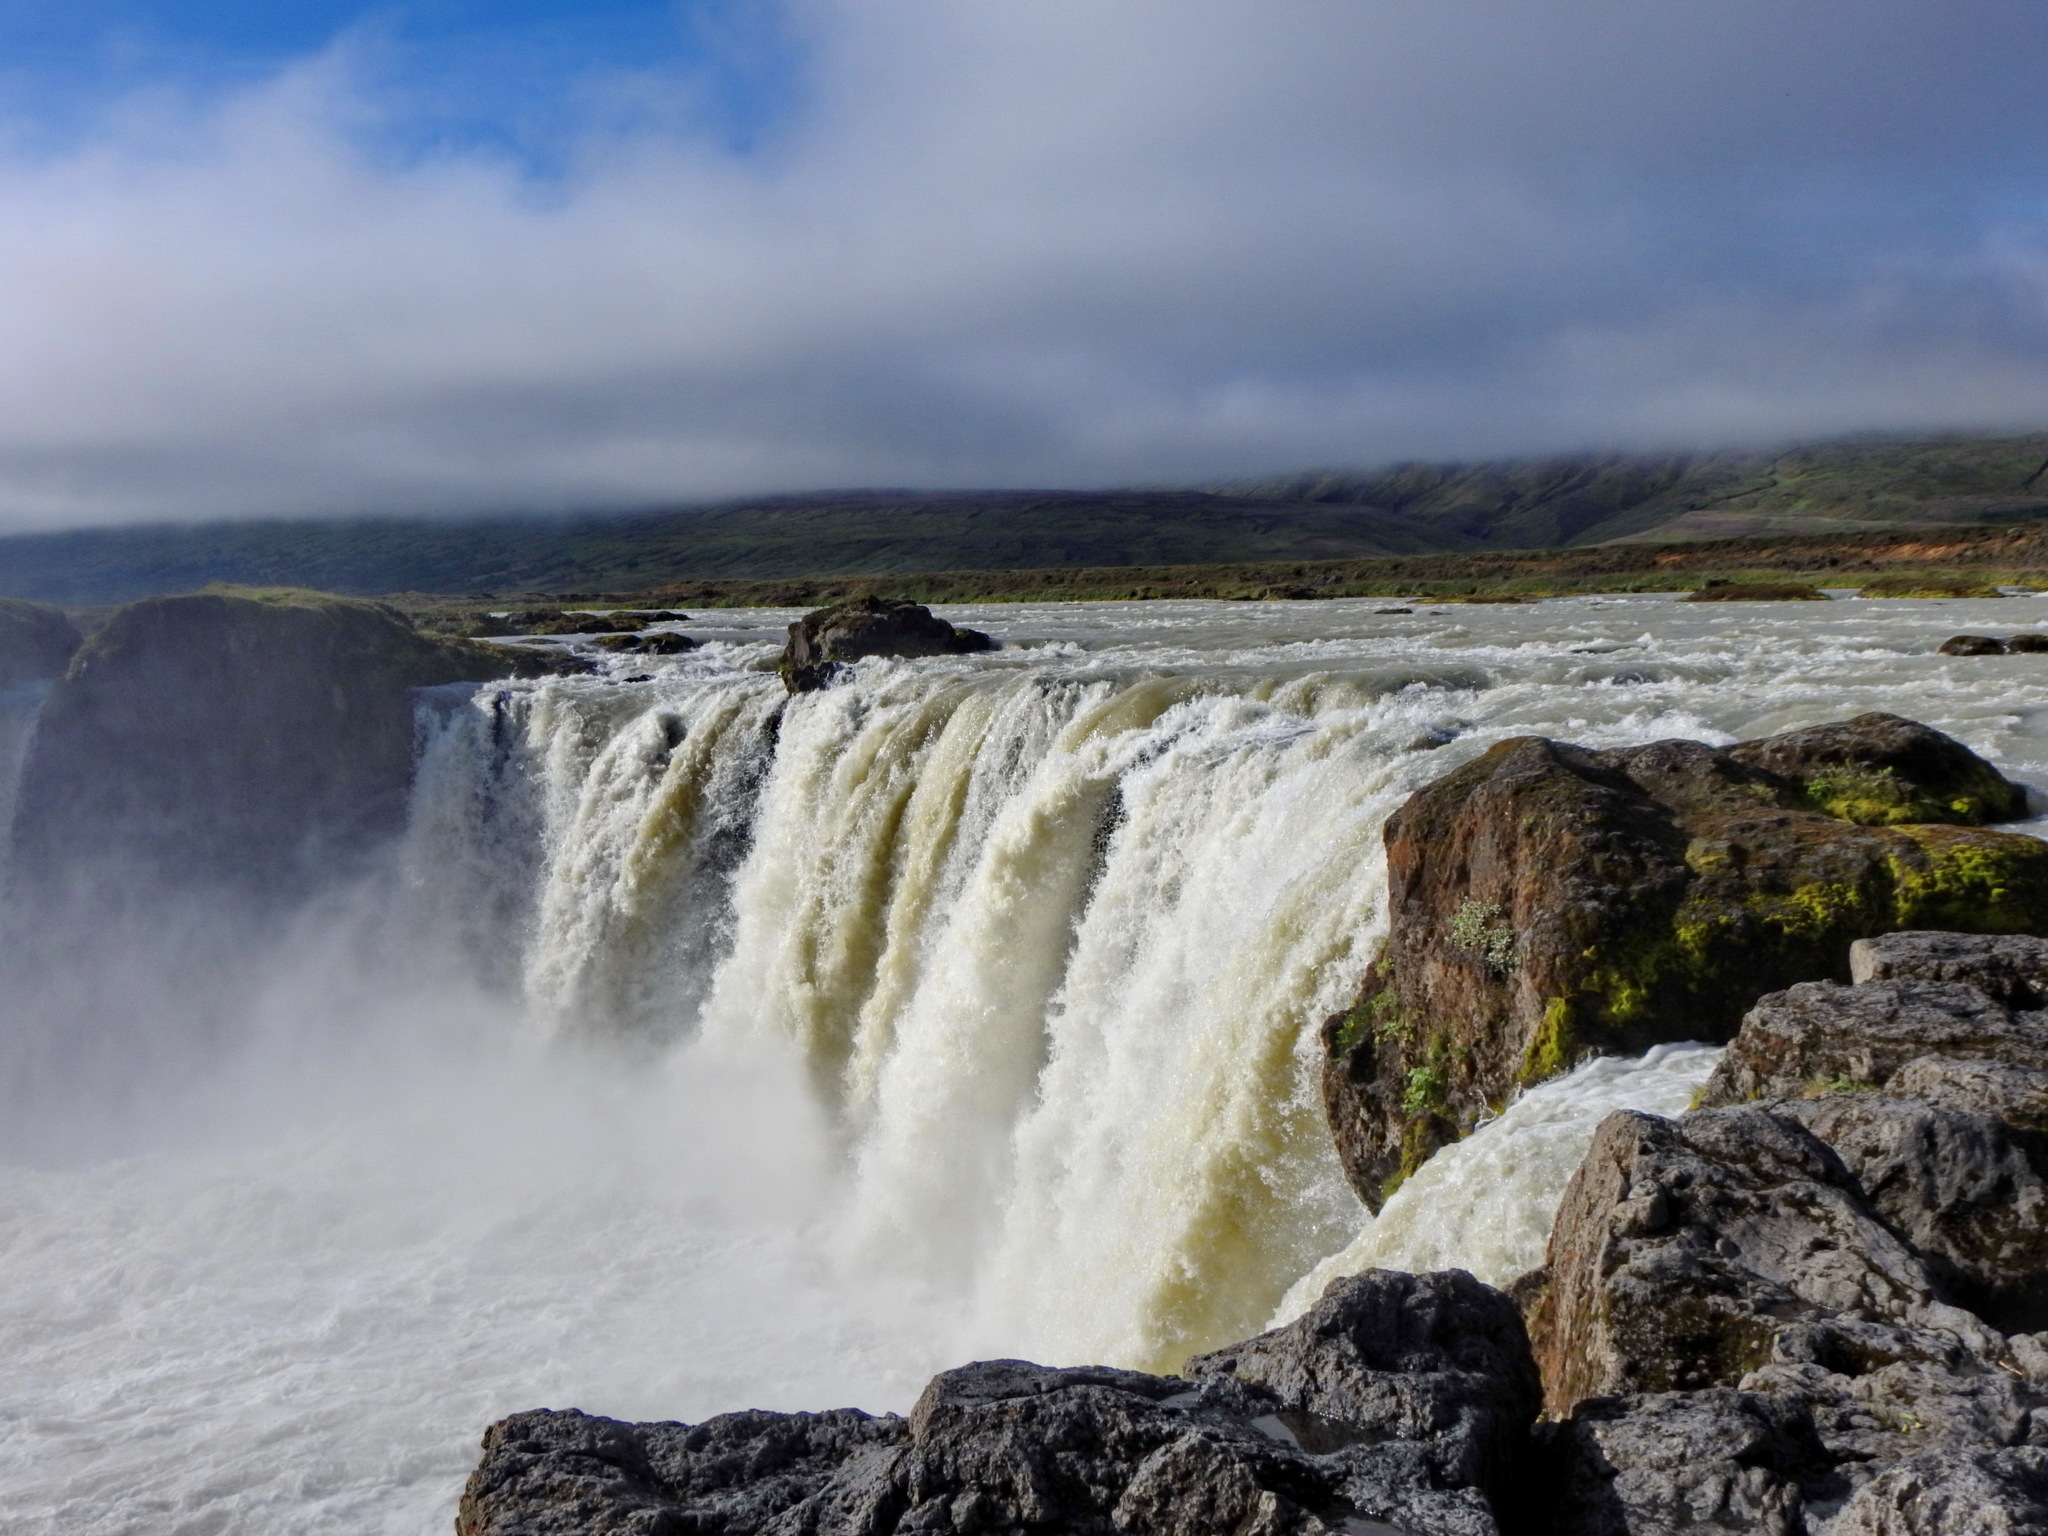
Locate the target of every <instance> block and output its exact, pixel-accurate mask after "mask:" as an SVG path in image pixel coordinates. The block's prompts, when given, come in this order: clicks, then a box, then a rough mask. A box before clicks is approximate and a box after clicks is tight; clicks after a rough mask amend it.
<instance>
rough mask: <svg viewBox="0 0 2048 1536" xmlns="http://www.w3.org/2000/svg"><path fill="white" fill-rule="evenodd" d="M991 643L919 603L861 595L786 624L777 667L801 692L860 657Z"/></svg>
mask: <svg viewBox="0 0 2048 1536" xmlns="http://www.w3.org/2000/svg"><path fill="white" fill-rule="evenodd" d="M995 644H996V643H995V641H994V640H992V639H990V638H989V637H988V636H987V635H985V634H983V633H982V632H981V631H980V630H978V629H956V628H955V627H954V626H953V625H951V624H948V623H947V622H946V621H945V620H944V619H942V618H939V617H937V616H936V615H934V614H933V613H932V611H931V610H930V609H929V608H927V607H925V606H924V605H923V604H921V603H912V602H904V601H902V600H900V599H898V600H890V599H883V598H879V597H863V598H857V599H855V600H854V601H852V602H847V603H837V604H834V605H833V606H832V607H830V608H820V609H818V610H817V611H816V612H814V613H807V614H805V615H804V616H803V617H802V618H801V619H799V620H798V621H797V622H796V623H794V624H792V625H790V626H789V643H788V644H787V645H785V646H784V647H783V650H782V660H781V662H780V663H779V670H780V671H781V673H782V680H783V683H784V684H785V685H786V686H787V687H788V689H789V691H790V692H791V693H807V692H809V691H811V690H812V689H816V688H823V687H825V686H826V685H827V684H828V683H830V682H831V681H832V679H833V678H834V677H835V676H836V675H837V674H838V672H839V669H840V668H841V667H843V666H845V665H846V664H847V663H849V662H854V661H859V660H861V659H863V658H864V657H869V656H961V655H966V654H968V653H970V652H974V651H989V650H994V649H995Z"/></svg>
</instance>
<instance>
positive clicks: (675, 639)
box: [594, 630, 697, 656]
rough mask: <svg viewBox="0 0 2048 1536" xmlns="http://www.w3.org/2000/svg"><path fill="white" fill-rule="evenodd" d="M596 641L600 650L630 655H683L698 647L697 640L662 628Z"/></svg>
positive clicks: (609, 636) (605, 637)
mask: <svg viewBox="0 0 2048 1536" xmlns="http://www.w3.org/2000/svg"><path fill="white" fill-rule="evenodd" d="M594 643H595V644H596V646H597V648H598V649H599V650H600V651H615V652H620V653H623V654H625V655H629V656H681V655H682V654H684V653H685V652H686V651H694V650H696V649H697V642H696V641H694V640H692V639H691V638H690V637H689V636H688V635H679V634H677V633H675V631H673V630H662V631H660V632H659V633H657V634H652V635H605V636H603V637H602V638H600V639H598V640H597V641H595V642H594Z"/></svg>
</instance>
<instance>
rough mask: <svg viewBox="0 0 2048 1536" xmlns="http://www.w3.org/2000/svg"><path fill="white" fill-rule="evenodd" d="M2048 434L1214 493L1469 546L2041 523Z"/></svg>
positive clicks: (1324, 481)
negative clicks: (1426, 531) (1374, 513)
mask: <svg viewBox="0 0 2048 1536" xmlns="http://www.w3.org/2000/svg"><path fill="white" fill-rule="evenodd" d="M2044 470H2048V433H2037V434H2033V435H2029V436H2025V437H2001V438H1967V437H1942V438H1922V439H1913V440H1906V441H1899V440H1863V441H1854V440H1852V441H1846V442H1835V443H1820V444H1808V445H1804V446H1799V447H1793V448H1785V449H1777V450H1772V451H1769V452H1762V453H1692V454H1686V453H1674V454H1662V455H1641V454H1637V455H1631V454H1618V453H1608V454H1581V455H1576V456H1567V457H1560V458H1548V459H1516V460H1504V461H1497V462H1484V463H1473V464H1396V465H1392V466H1389V467H1387V468H1384V469H1380V470H1374V471H1371V472H1363V473H1361V472H1352V471H1344V470H1327V471H1315V472H1310V473H1307V474H1299V475H1287V476H1280V477H1276V478H1272V479H1265V480H1248V481H1240V482H1235V483H1232V484H1228V485H1221V486H1215V487H1212V489H1214V490H1217V491H1219V492H1221V493H1222V494H1225V495H1236V496H1243V497H1245V498H1246V499H1247V500H1248V501H1255V502H1258V503H1260V504H1270V503H1272V502H1275V501H1286V500H1297V501H1301V502H1306V503H1312V504H1315V505H1318V506H1357V507H1372V508H1374V509H1376V510H1379V511H1382V512H1386V513H1389V514H1392V515H1397V516H1401V517H1407V518H1412V519H1414V520H1415V521H1417V522H1419V523H1422V524H1424V525H1426V526H1428V527H1431V528H1434V529H1437V530H1440V531H1442V532H1444V533H1446V534H1450V535H1452V536H1454V537H1456V538H1457V539H1458V540H1460V542H1461V543H1464V544H1466V545H1467V546H1468V547H1469V546H1481V545H1491V546H1493V547H1495V548H1511V549H1530V548H1555V547H1561V546H1568V545H1582V544H1604V543H1609V542H1612V541H1615V540H1620V539H1637V540H1651V541H1655V542H1659V543H1670V542H1677V541H1682V540H1688V539H1727V538H1742V537H1746V536H1750V535H1756V534H1804V533H1826V532H1837V531H1848V530H1853V529H1882V528H1894V527H1897V526H1898V525H1899V524H1901V523H1998V522H2014V521H2021V520H2027V519H2032V518H2038V517H2048V474H2044V473H2043V471H2044Z"/></svg>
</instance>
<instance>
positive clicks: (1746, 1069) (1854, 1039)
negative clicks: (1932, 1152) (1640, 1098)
mask: <svg viewBox="0 0 2048 1536" xmlns="http://www.w3.org/2000/svg"><path fill="white" fill-rule="evenodd" d="M1921 1057H1946V1058H1952V1059H1956V1060H1971V1061H1979V1062H2000V1063H2005V1064H2008V1065H2011V1066H2016V1067H2024V1068H2027V1069H2029V1070H2031V1071H2036V1072H2048V1018H2044V1017H2043V1016H2042V1015H2039V1014H2031V1013H2015V1012H2013V1011H2012V1010H2011V1009H2009V1008H2007V1007H2005V1006H2004V1005H2003V1004H2000V1003H1998V1002H1995V1001H1993V1000H1992V999H1991V998H1990V997H1988V996H1987V995H1986V994H1984V993H1983V992H1981V991H1979V990H1978V989H1977V988H1975V987H1972V986H1968V985H1965V984H1964V983H1961V982H1954V981H1878V982H1870V983H1867V984H1866V985H1863V986H1858V987H1845V986H1842V985H1841V984H1840V983H1837V982H1832V981H1809V982H1801V983H1800V984H1799V985H1798V986H1796V987H1790V988H1788V989H1786V990H1785V991H1783V992H1776V993H1773V994H1771V995H1770V996H1768V997H1765V998H1763V999H1761V1000H1759V1002H1758V1003H1757V1005H1756V1007H1755V1008H1753V1009H1752V1010H1750V1012H1749V1014H1748V1016H1747V1017H1745V1018H1744V1019H1743V1021H1742V1028H1741V1030H1740V1031H1739V1032H1738V1033H1737V1034H1736V1036H1735V1038H1734V1039H1733V1040H1732V1041H1730V1042H1729V1045H1728V1051H1727V1054H1726V1055H1724V1056H1723V1057H1722V1058H1721V1062H1720V1065H1718V1066H1717V1067H1715V1068H1714V1074H1713V1076H1712V1077H1710V1078H1709V1079H1708V1080H1707V1084H1706V1086H1705V1088H1704V1089H1702V1090H1701V1094H1700V1102H1701V1104H1703V1105H1708V1106H1711V1105H1716V1104H1739V1103H1742V1102H1744V1101H1745V1100H1750V1099H1761V1098H1781V1097H1796V1096H1798V1095H1800V1094H1803V1093H1805V1092H1807V1091H1808V1090H1809V1089H1814V1088H1827V1087H1831V1086H1834V1087H1845V1088H1876V1087H1880V1086H1882V1085H1884V1084H1885V1083H1886V1081H1887V1080H1888V1079H1889V1078H1890V1077H1891V1076H1892V1074H1893V1073H1895V1072H1897V1071H1899V1070H1900V1069H1901V1068H1902V1067H1904V1066H1905V1065H1906V1064H1907V1063H1908V1062H1912V1061H1915V1060H1917V1059H1918V1058H1921Z"/></svg>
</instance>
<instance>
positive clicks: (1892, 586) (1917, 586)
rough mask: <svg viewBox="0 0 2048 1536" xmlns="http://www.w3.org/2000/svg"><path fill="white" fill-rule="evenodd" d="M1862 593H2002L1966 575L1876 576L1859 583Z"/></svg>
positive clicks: (1892, 594) (1874, 594)
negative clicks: (1861, 586) (1861, 585)
mask: <svg viewBox="0 0 2048 1536" xmlns="http://www.w3.org/2000/svg"><path fill="white" fill-rule="evenodd" d="M1858 595H1859V596H1862V597H2003V596H2004V595H2005V594H2004V593H2003V592H2000V591H1999V590H1998V588H1997V587H1996V586H1994V585H1993V584H1992V583H1990V582H1988V581H1973V580H1971V579H1969V578H1968V577H1962V576H1956V577H1940V576H1917V575H1915V576H1877V577H1873V578H1872V579H1871V580H1869V581H1866V582H1865V583H1863V590H1862V591H1861V593H1859V594H1858Z"/></svg>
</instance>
